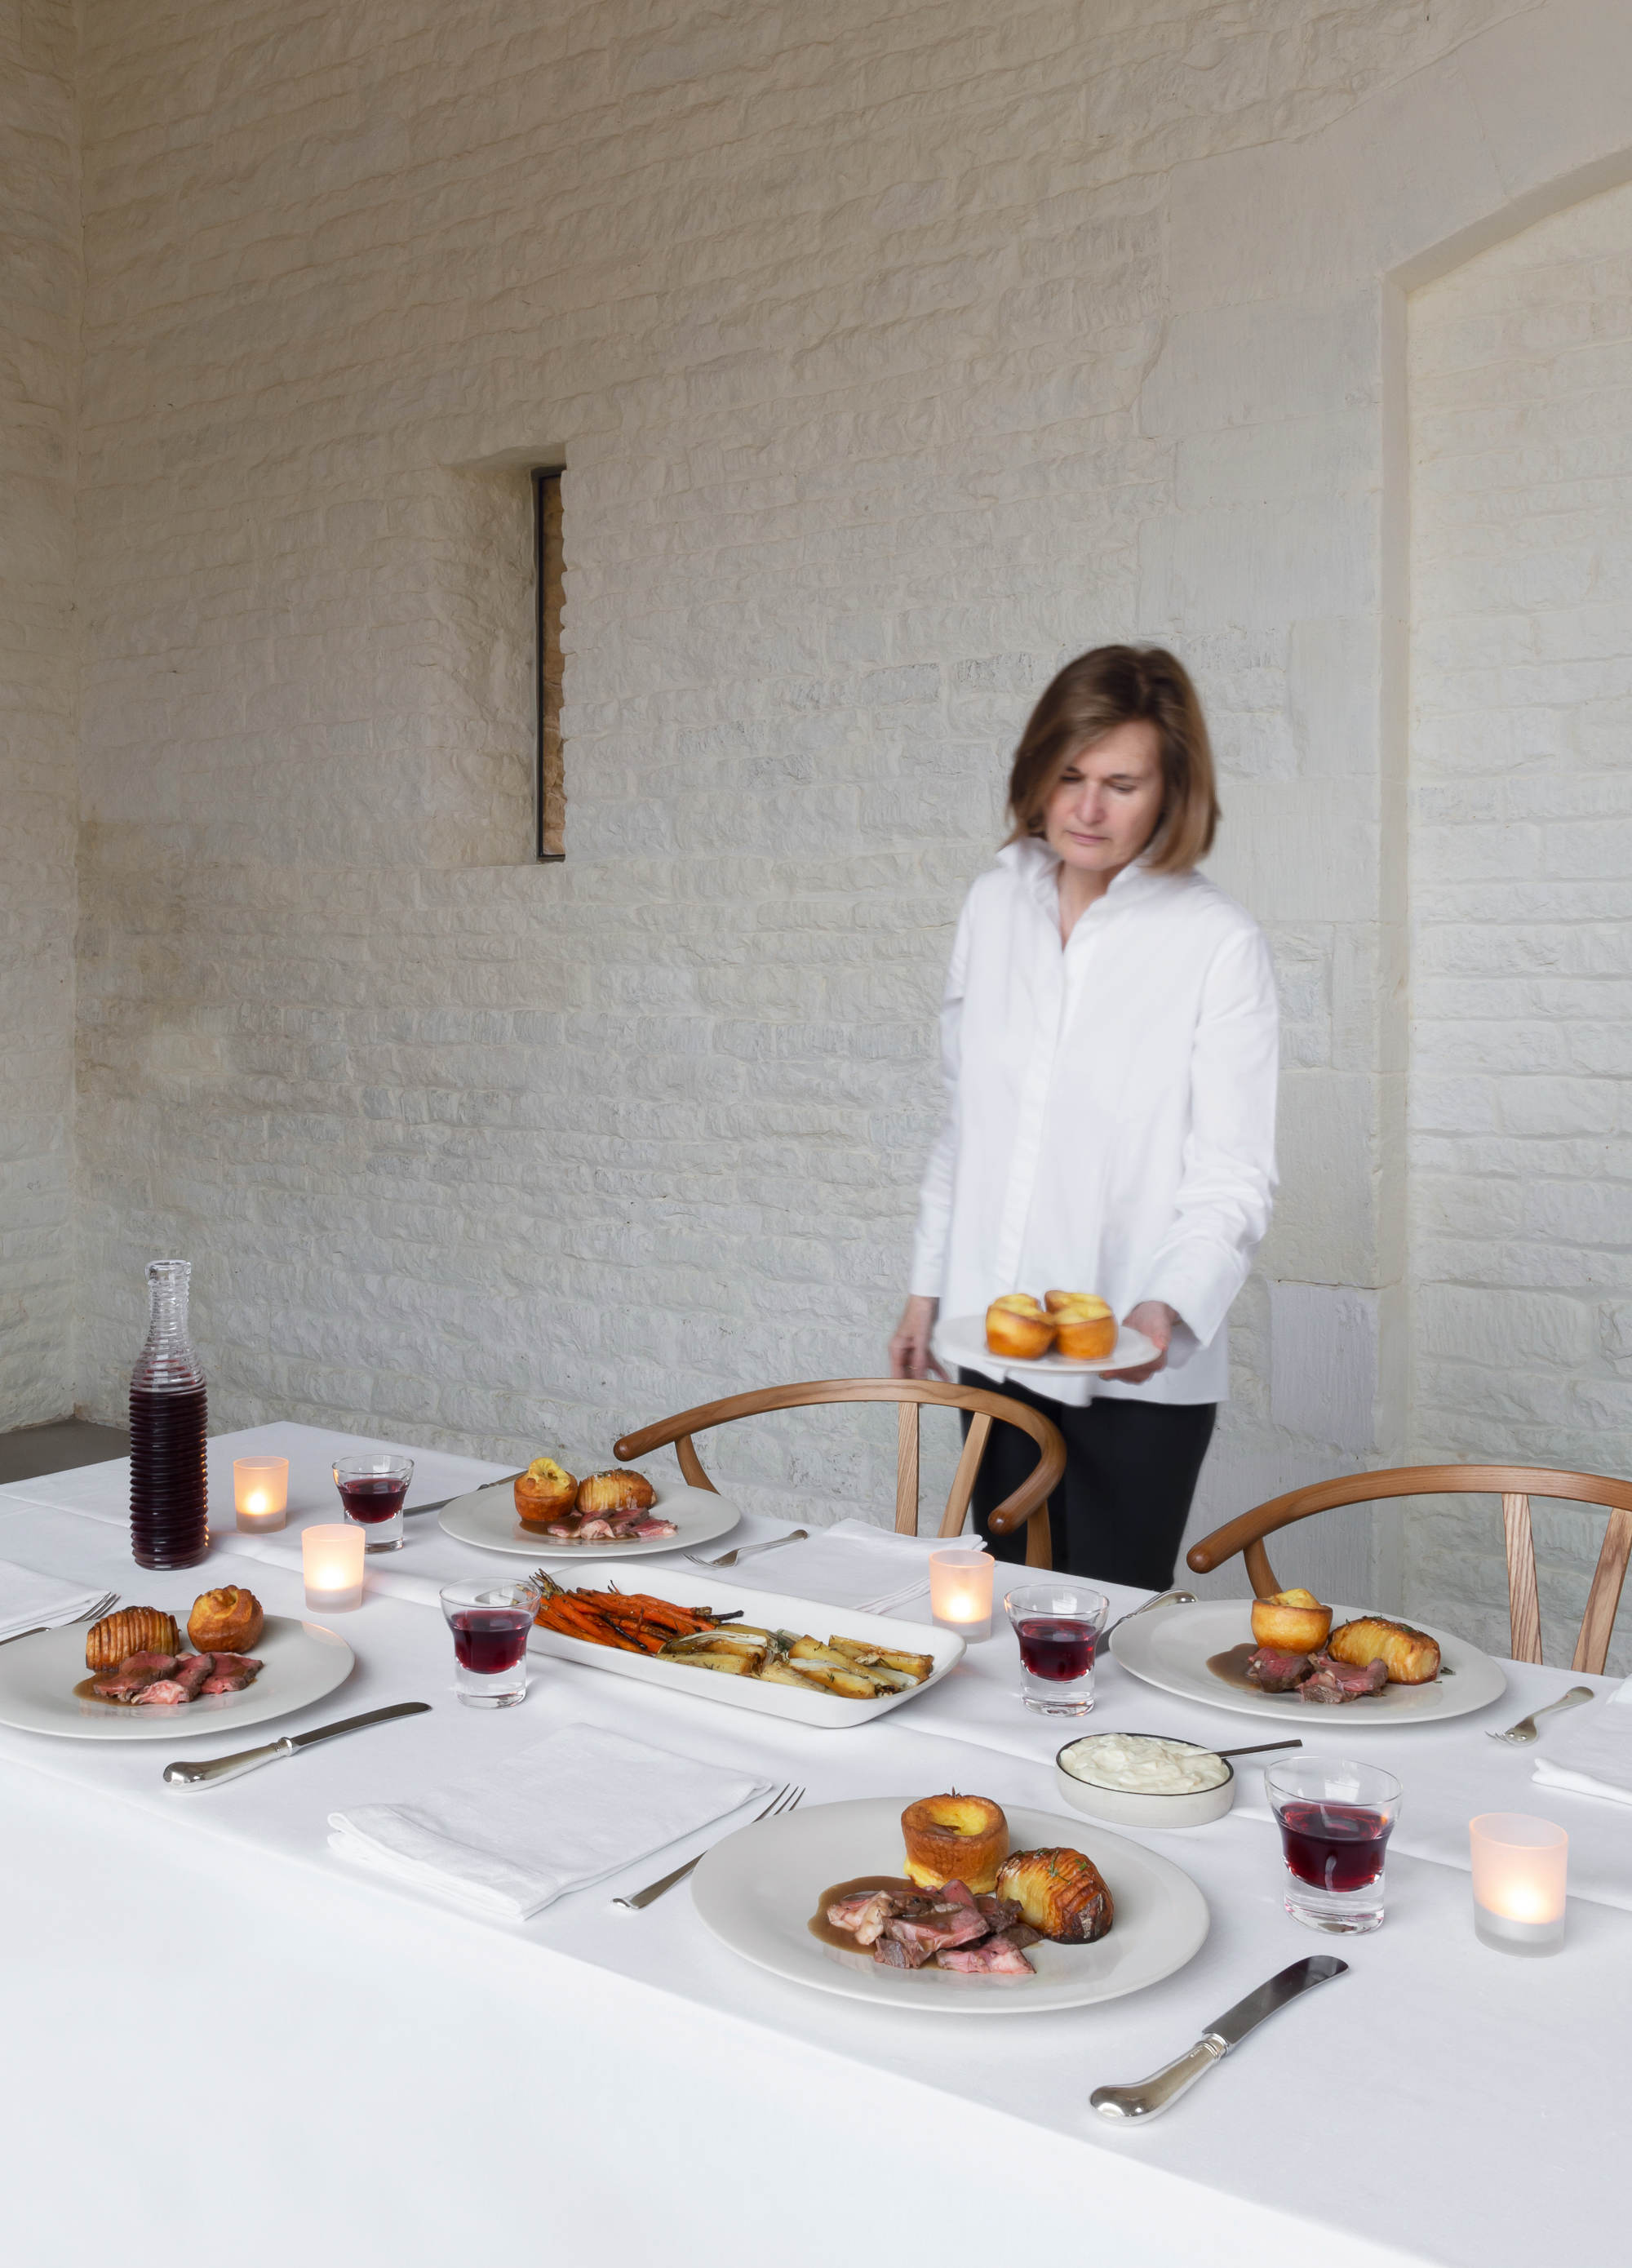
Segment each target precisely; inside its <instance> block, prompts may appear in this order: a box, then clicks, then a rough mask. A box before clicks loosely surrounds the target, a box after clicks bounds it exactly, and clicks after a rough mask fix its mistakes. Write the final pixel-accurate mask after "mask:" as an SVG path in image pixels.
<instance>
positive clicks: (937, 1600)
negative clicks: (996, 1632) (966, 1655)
mask: <svg viewBox="0 0 1632 2268" xmlns="http://www.w3.org/2000/svg"><path fill="white" fill-rule="evenodd" d="M995 1570H996V1562H995V1561H993V1560H991V1559H989V1557H987V1555H986V1553H985V1552H984V1551H931V1552H930V1614H931V1615H932V1616H934V1618H935V1620H936V1622H937V1624H939V1626H940V1628H941V1629H942V1630H949V1631H957V1633H958V1635H959V1638H989V1637H990V1636H991V1634H992V1577H993V1574H994V1572H995Z"/></svg>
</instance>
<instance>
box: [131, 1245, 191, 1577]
mask: <svg viewBox="0 0 1632 2268" xmlns="http://www.w3.org/2000/svg"><path fill="white" fill-rule="evenodd" d="M192 1275H193V1263H191V1261H189V1260H155V1261H154V1262H153V1263H152V1265H151V1267H150V1268H149V1270H148V1271H147V1291H148V1300H149V1304H150V1310H151V1315H150V1321H149V1323H148V1329H147V1344H146V1345H145V1346H144V1347H143V1350H142V1356H141V1359H140V1361H139V1362H138V1363H137V1364H136V1370H135V1372H134V1373H133V1374H132V1376H131V1380H130V1549H131V1550H132V1551H133V1553H134V1554H135V1555H136V1564H137V1565H138V1566H141V1567H193V1566H195V1565H197V1564H198V1562H199V1561H200V1560H201V1559H202V1557H204V1555H205V1553H206V1552H207V1551H208V1550H209V1549H210V1504H209V1495H208V1490H207V1485H206V1482H205V1475H204V1433H205V1418H206V1410H205V1395H204V1373H203V1372H202V1370H201V1369H200V1368H199V1366H198V1358H197V1357H196V1355H195V1353H194V1352H193V1349H192V1344H191V1343H190V1341H189V1340H188V1338H187V1290H188V1286H189V1284H190V1282H191V1279H192Z"/></svg>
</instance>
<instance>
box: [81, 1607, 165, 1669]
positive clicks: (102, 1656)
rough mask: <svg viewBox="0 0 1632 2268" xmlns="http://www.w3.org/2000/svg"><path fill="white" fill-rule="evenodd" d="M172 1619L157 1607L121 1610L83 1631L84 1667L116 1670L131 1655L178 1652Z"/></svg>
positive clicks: (123, 1608) (105, 1616) (104, 1617)
mask: <svg viewBox="0 0 1632 2268" xmlns="http://www.w3.org/2000/svg"><path fill="white" fill-rule="evenodd" d="M180 1651H181V1633H180V1631H179V1630H178V1629H177V1628H176V1618H175V1616H173V1615H167V1614H165V1612H164V1610H163V1609H162V1608H159V1607H121V1608H120V1609H119V1611H118V1613H117V1614H113V1615H104V1616H103V1617H102V1619H101V1621H100V1622H99V1623H92V1625H91V1627H90V1629H89V1630H88V1631H86V1632H85V1668H87V1669H117V1668H118V1667H119V1665H120V1663H121V1661H129V1658H130V1656H131V1655H132V1654H133V1653H180Z"/></svg>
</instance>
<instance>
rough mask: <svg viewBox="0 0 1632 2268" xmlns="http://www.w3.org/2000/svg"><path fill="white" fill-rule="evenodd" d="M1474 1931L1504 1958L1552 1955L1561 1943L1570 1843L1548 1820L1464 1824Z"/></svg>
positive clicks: (1519, 1817) (1502, 1815) (1498, 1816)
mask: <svg viewBox="0 0 1632 2268" xmlns="http://www.w3.org/2000/svg"><path fill="white" fill-rule="evenodd" d="M1467 1839H1468V1845H1469V1850H1470V1852H1471V1855H1472V1858H1473V1865H1474V1932H1475V1933H1476V1934H1477V1936H1478V1938H1479V1940H1480V1942H1481V1944H1483V1945H1489V1946H1494V1947H1496V1948H1497V1949H1498V1950H1499V1951H1501V1952H1503V1953H1556V1952H1557V1951H1558V1948H1559V1947H1560V1946H1561V1945H1562V1943H1563V1941H1564V1883H1565V1876H1566V1874H1567V1873H1568V1871H1569V1866H1570V1837H1569V1836H1568V1835H1567V1834H1566V1833H1565V1832H1564V1830H1563V1829H1562V1827H1555V1826H1554V1824H1553V1823H1552V1822H1551V1820H1548V1819H1529V1818H1526V1817H1525V1814H1524V1813H1523V1812H1519V1811H1487V1812H1483V1813H1481V1815H1480V1816H1479V1817H1478V1818H1477V1819H1470V1820H1469V1822H1468V1823H1467Z"/></svg>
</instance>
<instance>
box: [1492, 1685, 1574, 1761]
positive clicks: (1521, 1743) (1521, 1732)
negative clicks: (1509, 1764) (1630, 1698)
mask: <svg viewBox="0 0 1632 2268" xmlns="http://www.w3.org/2000/svg"><path fill="white" fill-rule="evenodd" d="M1591 1699H1592V1687H1591V1686H1590V1685H1572V1686H1571V1687H1570V1690H1569V1692H1568V1693H1561V1694H1560V1695H1559V1697H1558V1698H1557V1700H1556V1701H1549V1702H1547V1704H1546V1705H1544V1706H1543V1707H1541V1708H1540V1709H1533V1710H1532V1711H1531V1712H1530V1714H1529V1715H1528V1716H1527V1717H1521V1718H1520V1719H1519V1720H1518V1724H1516V1725H1510V1726H1509V1727H1508V1728H1507V1730H1506V1732H1505V1733H1491V1732H1487V1733H1486V1734H1485V1738H1486V1739H1487V1740H1488V1741H1507V1742H1511V1745H1512V1746H1513V1747H1514V1748H1516V1749H1527V1748H1528V1747H1529V1746H1530V1743H1531V1742H1532V1741H1533V1740H1535V1739H1537V1738H1538V1737H1539V1736H1538V1734H1537V1732H1536V1719H1537V1718H1538V1717H1545V1716H1546V1715H1547V1711H1548V1710H1549V1709H1578V1708H1579V1707H1580V1706H1581V1704H1582V1703H1583V1702H1584V1701H1590V1700H1591Z"/></svg>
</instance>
